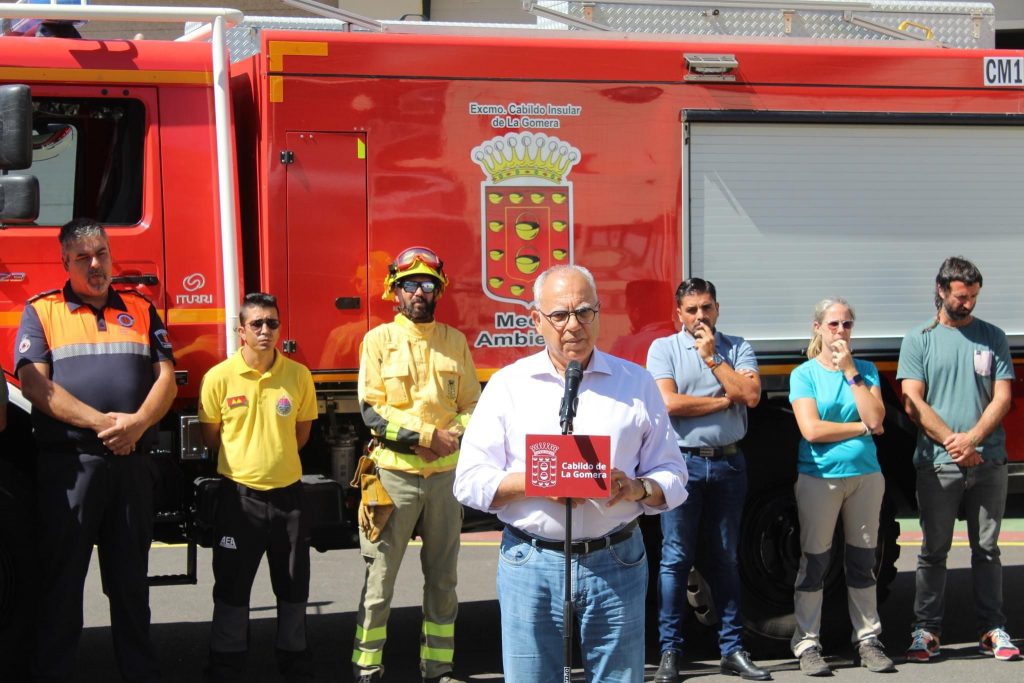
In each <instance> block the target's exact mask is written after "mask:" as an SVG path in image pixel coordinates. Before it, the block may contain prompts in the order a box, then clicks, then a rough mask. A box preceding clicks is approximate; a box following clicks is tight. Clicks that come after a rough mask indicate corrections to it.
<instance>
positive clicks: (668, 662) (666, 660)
mask: <svg viewBox="0 0 1024 683" xmlns="http://www.w3.org/2000/svg"><path fill="white" fill-rule="evenodd" d="M678 658H679V653H678V652H676V651H675V650H665V651H664V652H662V653H661V664H659V665H658V670H657V671H656V672H655V674H654V683H679V662H678V661H676V660H677V659H678Z"/></svg>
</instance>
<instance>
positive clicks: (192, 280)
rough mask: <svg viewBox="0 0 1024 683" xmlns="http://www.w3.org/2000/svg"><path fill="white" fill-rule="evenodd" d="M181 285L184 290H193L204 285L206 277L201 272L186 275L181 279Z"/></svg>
mask: <svg viewBox="0 0 1024 683" xmlns="http://www.w3.org/2000/svg"><path fill="white" fill-rule="evenodd" d="M181 286H182V287H184V288H185V291H186V292H194V291H196V290H197V289H202V288H203V287H205V286H206V277H205V276H204V275H203V274H202V273H192V274H191V275H186V276H185V279H184V280H182V281H181Z"/></svg>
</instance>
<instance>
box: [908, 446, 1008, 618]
mask: <svg viewBox="0 0 1024 683" xmlns="http://www.w3.org/2000/svg"><path fill="white" fill-rule="evenodd" d="M1006 488H1007V470H1006V463H996V462H989V461H985V462H983V463H982V464H980V465H978V466H977V467H967V468H963V469H961V468H960V467H958V466H957V465H955V464H953V463H947V464H944V465H919V466H918V468H917V505H918V507H919V508H920V510H921V531H922V533H923V538H922V539H921V553H920V554H919V555H918V556H917V580H916V583H917V590H916V591H915V595H914V615H915V628H923V629H926V630H928V631H931V632H932V633H936V634H941V633H942V615H943V612H944V611H945V608H946V604H945V594H946V557H947V556H948V555H949V549H950V547H951V546H952V545H953V525H954V524H955V523H956V513H957V510H959V508H960V505H961V504H963V506H964V517H965V518H966V520H967V538H968V540H969V541H970V543H971V581H972V583H973V584H974V611H975V617H976V618H977V620H978V632H979V633H985V632H987V631H989V630H991V629H994V628H997V627H998V628H1003V627H1004V626H1005V625H1006V617H1005V616H1004V614H1003V565H1002V562H1001V561H1000V559H999V528H1000V526H1001V524H1002V521H1003V513H1004V511H1005V510H1006ZM957 616H958V618H964V617H966V615H957Z"/></svg>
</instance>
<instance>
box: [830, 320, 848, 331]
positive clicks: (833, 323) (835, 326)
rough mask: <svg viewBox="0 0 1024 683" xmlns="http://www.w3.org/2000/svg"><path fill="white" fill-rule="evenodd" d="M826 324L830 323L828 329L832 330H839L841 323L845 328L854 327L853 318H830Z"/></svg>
mask: <svg viewBox="0 0 1024 683" xmlns="http://www.w3.org/2000/svg"><path fill="white" fill-rule="evenodd" d="M825 324H826V325H828V329H830V330H838V329H839V326H840V325H842V326H843V329H844V330H852V329H853V321H852V320H829V321H828V322H827V323H825Z"/></svg>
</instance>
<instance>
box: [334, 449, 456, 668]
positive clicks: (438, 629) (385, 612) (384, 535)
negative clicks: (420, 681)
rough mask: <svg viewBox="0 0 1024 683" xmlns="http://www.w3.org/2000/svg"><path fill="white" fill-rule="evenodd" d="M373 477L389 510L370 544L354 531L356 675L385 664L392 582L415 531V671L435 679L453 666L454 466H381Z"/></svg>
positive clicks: (354, 664)
mask: <svg viewBox="0 0 1024 683" xmlns="http://www.w3.org/2000/svg"><path fill="white" fill-rule="evenodd" d="M379 475H380V480H381V483H382V484H383V485H384V488H385V489H386V490H387V492H388V494H389V495H390V496H391V499H392V500H393V501H394V503H395V511H394V513H393V514H392V515H391V518H390V519H389V520H388V522H387V525H386V526H385V527H384V530H383V531H382V532H381V535H380V538H379V539H378V540H377V542H376V543H371V542H370V541H369V540H368V539H367V538H366V536H365V534H363V533H362V532H360V537H359V544H360V548H361V550H362V554H363V559H364V560H365V561H366V578H365V582H364V584H363V593H362V597H361V599H360V604H359V613H358V615H357V616H356V635H355V641H354V643H353V645H352V665H353V671H354V672H355V675H356V677H359V676H365V675H368V674H373V673H374V672H377V671H381V670H382V669H383V655H384V642H385V641H386V640H387V623H388V616H389V615H390V613H391V598H392V596H393V595H394V589H395V580H396V578H397V577H398V570H399V568H400V567H401V565H402V558H403V557H404V556H405V549H406V547H407V546H408V545H409V541H410V540H411V538H412V535H413V533H414V531H415V533H416V534H418V535H419V536H420V537H421V538H422V539H423V547H422V548H421V550H420V561H421V562H420V563H421V565H422V567H423V628H422V629H421V631H420V672H421V673H422V675H423V677H424V678H433V677H436V676H440V675H442V674H444V673H447V672H448V671H451V670H452V658H453V656H454V654H455V616H456V614H457V613H458V610H459V600H458V597H457V596H456V594H455V587H456V584H457V583H458V558H459V534H460V531H461V528H462V506H461V505H460V504H459V502H458V501H457V500H455V496H454V495H453V494H452V486H453V484H454V482H455V472H454V471H449V472H440V473H437V474H434V475H432V476H429V477H421V476H419V475H416V474H410V473H408V472H401V471H394V470H384V469H381V470H379Z"/></svg>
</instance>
